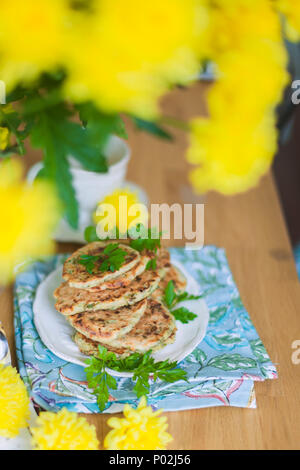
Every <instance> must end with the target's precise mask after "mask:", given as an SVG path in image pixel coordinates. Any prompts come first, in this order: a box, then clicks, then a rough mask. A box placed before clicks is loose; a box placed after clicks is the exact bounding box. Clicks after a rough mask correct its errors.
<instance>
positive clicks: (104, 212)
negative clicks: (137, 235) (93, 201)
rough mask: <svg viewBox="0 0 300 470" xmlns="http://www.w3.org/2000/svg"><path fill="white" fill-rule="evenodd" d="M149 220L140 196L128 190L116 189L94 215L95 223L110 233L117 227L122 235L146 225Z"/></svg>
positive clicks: (99, 205) (103, 201) (106, 197)
mask: <svg viewBox="0 0 300 470" xmlns="http://www.w3.org/2000/svg"><path fill="white" fill-rule="evenodd" d="M147 220H148V210H147V207H146V206H145V205H144V204H142V203H141V202H140V200H139V197H138V194H137V193H136V192H135V191H132V190H130V189H128V188H124V189H116V190H115V191H114V192H113V193H111V194H108V195H107V196H105V198H104V199H103V200H102V201H101V202H99V204H98V207H97V210H96V213H95V214H94V222H95V223H96V224H100V226H101V227H102V228H103V230H105V231H108V232H110V231H112V230H113V229H114V228H115V227H117V228H118V229H119V232H120V233H126V232H127V230H128V229H130V228H131V227H133V226H135V225H137V224H139V223H140V224H145V223H146V222H147Z"/></svg>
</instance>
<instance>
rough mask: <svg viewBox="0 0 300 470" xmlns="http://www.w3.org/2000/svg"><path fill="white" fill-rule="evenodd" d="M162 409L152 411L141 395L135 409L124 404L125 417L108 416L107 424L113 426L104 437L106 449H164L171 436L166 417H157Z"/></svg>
mask: <svg viewBox="0 0 300 470" xmlns="http://www.w3.org/2000/svg"><path fill="white" fill-rule="evenodd" d="M161 413H162V410H158V411H155V412H153V411H152V408H151V406H147V400H146V398H145V397H142V398H141V400H140V403H139V406H138V407H137V409H133V408H131V406H130V405H125V406H124V416H125V418H110V419H109V420H108V421H107V424H108V425H109V426H110V427H111V428H113V429H112V431H109V433H108V434H107V436H106V437H105V439H104V447H105V449H108V450H159V449H162V450H164V449H166V447H167V445H168V444H169V442H171V441H172V440H173V438H172V436H171V435H170V434H169V433H167V432H166V429H167V427H168V424H167V418H166V417H158V416H159V415H160V414H161Z"/></svg>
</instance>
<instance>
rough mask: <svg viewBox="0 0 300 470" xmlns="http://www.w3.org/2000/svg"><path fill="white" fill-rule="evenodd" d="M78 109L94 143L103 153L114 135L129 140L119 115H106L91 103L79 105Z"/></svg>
mask: <svg viewBox="0 0 300 470" xmlns="http://www.w3.org/2000/svg"><path fill="white" fill-rule="evenodd" d="M77 109H78V110H79V117H80V119H81V121H82V123H83V125H84V126H85V127H86V129H87V130H88V132H89V135H90V136H91V139H92V141H93V142H94V143H95V144H96V145H97V146H98V148H99V149H101V150H102V151H103V150H104V147H105V145H106V144H107V141H108V138H109V137H110V136H111V135H112V134H115V135H117V136H119V137H121V138H123V139H127V138H128V135H127V133H126V130H125V126H124V122H123V121H122V119H121V117H120V116H119V115H118V114H105V113H103V112H101V111H100V110H99V109H98V108H97V107H96V106H95V105H94V104H93V103H91V102H87V103H83V104H80V105H77Z"/></svg>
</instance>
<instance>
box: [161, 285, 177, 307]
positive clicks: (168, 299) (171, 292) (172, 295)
mask: <svg viewBox="0 0 300 470" xmlns="http://www.w3.org/2000/svg"><path fill="white" fill-rule="evenodd" d="M175 299H176V292H175V287H174V282H173V281H169V282H168V284H167V287H166V289H165V295H164V298H163V300H164V302H165V303H166V305H167V306H168V307H171V306H172V304H173V302H174V300H175Z"/></svg>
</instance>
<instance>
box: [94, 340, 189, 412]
mask: <svg viewBox="0 0 300 470" xmlns="http://www.w3.org/2000/svg"><path fill="white" fill-rule="evenodd" d="M98 349H99V352H98V357H93V358H92V359H89V360H87V361H86V363H87V365H88V367H86V368H85V372H86V377H87V381H88V385H89V387H90V388H91V389H92V390H93V393H94V394H95V395H96V397H97V403H98V406H99V408H100V410H101V411H102V410H104V409H105V405H106V402H107V400H108V398H109V389H116V387H117V382H116V380H115V378H114V377H112V376H110V375H109V374H108V373H107V372H106V368H109V369H114V370H117V371H120V372H133V378H132V380H133V382H135V384H134V387H133V391H134V392H135V394H136V395H137V397H138V398H139V397H141V396H143V395H147V394H148V393H149V390H150V384H149V379H150V375H152V374H153V378H154V380H156V379H157V378H159V379H160V380H164V381H165V382H169V383H173V382H176V381H178V380H187V378H186V372H185V371H184V370H182V369H176V368H175V367H176V366H177V362H175V361H174V362H169V361H168V360H166V361H160V362H155V361H154V359H153V357H152V356H151V350H149V351H147V352H146V353H145V354H139V353H133V354H131V355H130V356H128V357H126V358H123V359H117V357H116V355H115V354H114V353H111V352H109V351H107V350H106V348H104V347H103V346H99V347H98Z"/></svg>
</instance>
